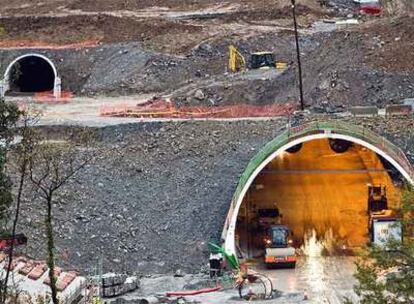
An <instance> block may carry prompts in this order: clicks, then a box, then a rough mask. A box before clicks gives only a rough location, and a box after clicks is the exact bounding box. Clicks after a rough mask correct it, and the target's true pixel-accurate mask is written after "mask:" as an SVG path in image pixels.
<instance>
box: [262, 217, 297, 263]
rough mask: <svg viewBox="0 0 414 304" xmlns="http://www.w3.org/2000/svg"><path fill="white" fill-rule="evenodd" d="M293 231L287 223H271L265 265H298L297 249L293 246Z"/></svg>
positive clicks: (265, 240)
mask: <svg viewBox="0 0 414 304" xmlns="http://www.w3.org/2000/svg"><path fill="white" fill-rule="evenodd" d="M291 236H292V233H291V232H290V230H289V228H288V227H287V226H285V225H280V224H279V225H271V226H270V227H269V229H268V230H267V234H266V236H265V239H264V242H265V259H264V261H265V265H266V267H267V268H270V267H274V266H285V267H291V268H294V267H295V266H296V250H295V248H294V247H293V246H292V244H293V240H292V239H291Z"/></svg>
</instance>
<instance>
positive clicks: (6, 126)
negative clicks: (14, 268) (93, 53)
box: [0, 98, 21, 303]
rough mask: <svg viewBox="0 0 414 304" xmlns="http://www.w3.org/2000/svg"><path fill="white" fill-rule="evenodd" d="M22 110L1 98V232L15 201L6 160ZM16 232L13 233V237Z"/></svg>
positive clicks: (0, 288)
mask: <svg viewBox="0 0 414 304" xmlns="http://www.w3.org/2000/svg"><path fill="white" fill-rule="evenodd" d="M20 115H21V112H20V111H19V109H18V107H17V106H16V105H15V104H13V103H10V102H6V101H5V100H4V99H3V98H0V234H1V235H2V236H5V235H7V234H8V233H7V222H8V219H9V207H10V205H11V203H12V201H13V195H12V191H11V190H12V182H11V180H10V178H9V176H8V175H7V173H6V162H7V156H8V152H9V148H10V143H11V142H12V141H13V139H14V135H15V127H16V123H17V122H18V120H19V117H20ZM13 236H14V234H12V238H13ZM9 272H10V267H8V268H7V270H6V277H5V279H3V278H1V280H0V301H1V303H4V302H5V299H6V296H7V281H8V276H9Z"/></svg>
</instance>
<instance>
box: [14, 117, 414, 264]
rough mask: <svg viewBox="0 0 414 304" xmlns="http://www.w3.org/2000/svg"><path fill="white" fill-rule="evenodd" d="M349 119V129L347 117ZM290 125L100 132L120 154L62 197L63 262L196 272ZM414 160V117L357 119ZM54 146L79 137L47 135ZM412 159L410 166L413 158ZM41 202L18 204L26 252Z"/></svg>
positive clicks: (52, 131)
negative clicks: (252, 172) (260, 162)
mask: <svg viewBox="0 0 414 304" xmlns="http://www.w3.org/2000/svg"><path fill="white" fill-rule="evenodd" d="M350 120H352V121H353V119H352V118H350ZM286 123H287V120H286V119H279V120H268V121H232V122H214V121H209V122H191V121H188V122H164V123H159V122H154V123H140V124H128V125H119V126H111V127H106V128H101V129H96V130H95V131H96V133H97V135H98V137H99V138H100V141H101V144H102V145H104V146H106V147H108V148H110V147H118V148H120V149H121V151H122V154H118V153H115V152H111V154H110V155H106V156H104V157H102V158H101V159H98V160H97V161H96V162H95V163H94V164H92V165H90V166H88V168H86V169H85V171H83V172H82V174H80V175H79V176H78V178H77V179H76V180H75V181H73V182H72V183H71V184H70V185H69V186H68V187H66V188H64V189H63V190H62V191H61V192H60V195H59V199H58V200H57V204H56V206H55V209H54V210H55V212H54V213H55V218H56V223H55V228H56V235H57V244H58V251H59V253H60V260H59V262H60V263H65V262H67V263H68V264H70V265H72V266H75V267H80V268H82V269H92V268H93V267H94V266H96V263H97V261H98V259H99V258H100V257H101V256H102V258H103V262H104V268H105V269H111V270H117V271H120V270H131V271H132V270H139V271H144V272H151V271H159V272H165V271H170V270H175V269H177V268H183V269H186V270H188V271H198V270H199V269H200V266H201V265H202V264H203V263H205V262H206V260H205V257H206V256H207V254H208V250H207V246H206V243H207V242H208V241H209V240H214V239H215V240H218V238H219V236H220V233H221V230H222V228H223V223H224V220H225V217H226V214H227V211H228V207H229V204H230V201H231V199H232V196H233V193H234V191H235V189H236V185H237V183H238V179H239V176H240V174H241V173H242V172H243V170H244V169H245V167H246V165H247V163H248V162H249V160H250V159H251V158H252V157H253V156H254V155H255V154H256V153H257V152H258V151H259V150H260V149H261V148H262V147H263V146H264V145H265V144H266V143H267V142H268V141H270V140H271V139H273V138H274V137H275V136H277V135H278V134H280V132H281V131H282V130H283V128H284V127H285V126H286ZM354 123H358V124H359V125H366V126H367V127H368V128H370V129H373V130H374V131H377V132H379V133H380V134H383V135H385V136H387V137H388V138H390V139H391V140H393V142H395V143H396V144H398V145H399V146H400V147H402V148H403V149H404V150H405V152H406V153H409V155H411V156H414V134H413V129H414V128H413V126H414V121H413V118H404V119H402V118H393V119H388V120H385V119H381V118H379V119H378V120H374V121H373V120H370V119H367V118H365V119H361V120H358V121H354ZM44 132H47V133H48V134H49V136H50V137H51V138H53V137H59V136H61V134H62V133H71V132H75V133H76V130H75V129H73V128H70V127H63V126H61V127H59V128H57V127H44ZM411 160H414V159H413V158H411ZM39 204H40V202H39V201H38V199H36V198H30V200H29V199H28V201H27V203H26V204H25V205H24V210H23V213H24V215H23V216H22V221H21V225H20V229H21V231H23V232H25V233H27V234H28V235H29V238H30V239H29V245H28V252H29V253H31V254H33V255H36V256H37V255H41V254H42V253H43V252H44V247H45V246H44V243H43V242H44V230H43V224H42V216H41V210H42V208H39V206H41V205H39Z"/></svg>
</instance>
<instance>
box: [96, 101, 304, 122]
mask: <svg viewBox="0 0 414 304" xmlns="http://www.w3.org/2000/svg"><path fill="white" fill-rule="evenodd" d="M297 108H298V104H297V103H294V102H287V103H283V104H270V105H262V106H256V105H248V104H241V105H223V106H214V107H208V106H187V107H176V106H175V105H174V104H173V103H172V102H169V101H166V100H155V101H152V100H151V101H148V102H146V103H144V104H142V105H137V106H129V105H117V106H102V107H101V109H100V115H101V116H107V117H138V118H241V117H273V116H285V115H289V114H292V113H293V112H294V111H295V110H297Z"/></svg>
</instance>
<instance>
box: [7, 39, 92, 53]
mask: <svg viewBox="0 0 414 304" xmlns="http://www.w3.org/2000/svg"><path fill="white" fill-rule="evenodd" d="M98 45H99V40H86V41H82V42H77V43H70V44H54V43H47V42H43V41H33V40H21V39H17V40H14V39H3V40H2V41H0V49H47V50H63V49H81V48H91V47H96V46H98Z"/></svg>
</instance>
